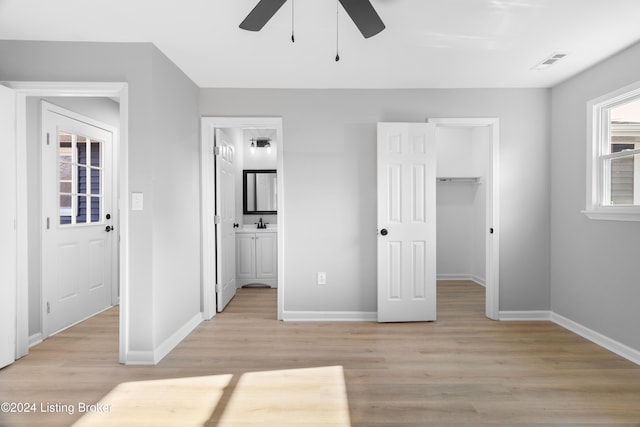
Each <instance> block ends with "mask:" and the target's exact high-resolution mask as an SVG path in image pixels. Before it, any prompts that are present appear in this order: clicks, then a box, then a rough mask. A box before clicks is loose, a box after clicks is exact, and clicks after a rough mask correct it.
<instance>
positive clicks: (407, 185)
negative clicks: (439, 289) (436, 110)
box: [378, 123, 436, 322]
mask: <svg viewBox="0 0 640 427" xmlns="http://www.w3.org/2000/svg"><path fill="white" fill-rule="evenodd" d="M435 168H436V145H435V125H433V124H428V123H378V321H379V322H410V321H430V320H435V319H436V262H435V261H436V170H435Z"/></svg>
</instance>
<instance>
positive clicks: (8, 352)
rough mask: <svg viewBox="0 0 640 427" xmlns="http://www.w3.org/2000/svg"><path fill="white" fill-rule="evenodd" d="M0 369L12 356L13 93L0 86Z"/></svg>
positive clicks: (13, 290)
mask: <svg viewBox="0 0 640 427" xmlns="http://www.w3.org/2000/svg"><path fill="white" fill-rule="evenodd" d="M0 152H2V156H1V157H0V201H1V202H0V203H2V208H1V209H0V236H1V237H0V368H2V367H3V366H6V365H8V364H10V363H12V362H13V361H14V360H15V355H16V290H17V289H16V243H17V242H16V226H15V221H16V184H17V182H16V94H15V92H14V91H13V90H11V89H8V88H6V87H4V86H0Z"/></svg>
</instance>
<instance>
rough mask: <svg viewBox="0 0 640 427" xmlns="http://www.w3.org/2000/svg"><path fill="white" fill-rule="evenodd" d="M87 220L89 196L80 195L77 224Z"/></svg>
mask: <svg viewBox="0 0 640 427" xmlns="http://www.w3.org/2000/svg"><path fill="white" fill-rule="evenodd" d="M86 222H87V197H86V196H78V215H77V216H76V224H84V223H86Z"/></svg>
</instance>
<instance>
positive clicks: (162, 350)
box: [125, 313, 203, 365]
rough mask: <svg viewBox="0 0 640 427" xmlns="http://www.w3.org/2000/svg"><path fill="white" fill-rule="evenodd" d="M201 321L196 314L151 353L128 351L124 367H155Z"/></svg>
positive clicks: (200, 316) (200, 317) (201, 318)
mask: <svg viewBox="0 0 640 427" xmlns="http://www.w3.org/2000/svg"><path fill="white" fill-rule="evenodd" d="M202 321H203V315H202V313H198V314H196V315H195V316H193V317H192V318H191V320H189V321H188V322H187V323H185V324H184V325H183V326H182V327H181V328H180V329H178V330H177V331H176V332H174V333H173V334H172V335H171V336H170V337H169V338H167V339H166V340H164V341H163V342H162V344H160V345H159V346H158V347H157V348H156V349H155V350H153V351H128V352H127V355H126V362H125V364H126V365H157V364H158V362H160V361H161V360H162V359H163V358H164V357H165V356H166V355H167V354H169V352H170V351H171V350H173V349H174V348H175V347H176V346H177V345H178V344H180V341H182V340H183V339H185V338H186V337H187V336H188V335H189V334H190V333H191V332H193V330H194V329H195V328H196V327H197V326H198V325H199V324H200V323H202Z"/></svg>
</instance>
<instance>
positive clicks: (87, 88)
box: [3, 82, 128, 363]
mask: <svg viewBox="0 0 640 427" xmlns="http://www.w3.org/2000/svg"><path fill="white" fill-rule="evenodd" d="M3 85H5V86H7V87H9V88H11V89H12V90H13V91H14V92H15V94H16V114H17V120H16V123H17V125H16V141H17V142H16V150H17V153H16V162H15V164H16V177H17V179H16V181H15V187H16V193H17V195H18V196H17V199H16V203H15V205H14V206H12V207H11V208H15V212H16V217H17V221H16V235H17V240H18V244H17V250H16V258H17V259H16V266H17V268H16V270H17V273H16V276H17V278H16V283H17V286H16V290H17V297H16V351H15V356H16V358H19V357H22V356H24V355H26V354H28V352H29V346H30V344H33V343H36V342H38V340H39V339H42V334H41V333H40V335H38V334H37V333H36V334H31V333H30V332H33V331H30V330H29V324H30V323H32V324H33V322H30V316H31V315H32V314H34V313H35V312H38V313H39V312H40V311H39V310H37V311H35V310H34V309H33V307H32V304H30V301H29V282H30V280H32V279H34V280H36V281H38V282H39V280H40V277H35V278H34V277H32V276H33V275H34V273H33V272H32V271H31V265H30V253H29V248H28V246H29V245H28V241H29V235H30V234H32V233H34V232H36V233H37V234H39V230H40V224H38V225H37V226H36V228H35V229H34V228H33V227H31V226H30V224H29V216H30V209H31V208H33V202H30V201H29V200H30V199H31V200H32V199H33V198H34V197H35V198H36V199H39V196H38V195H37V194H33V192H31V193H30V192H29V185H28V172H27V171H28V170H29V167H28V166H29V159H28V155H27V154H28V143H27V141H28V134H29V132H30V131H29V127H28V120H27V117H28V114H27V103H28V101H29V100H33V99H35V98H44V97H54V98H55V97H61V98H60V99H62V98H64V99H68V98H73V97H76V98H83V99H84V98H90V97H95V98H103V99H112V100H117V101H119V120H120V123H119V126H120V132H119V134H118V136H119V138H118V139H117V143H116V144H115V145H114V147H113V148H114V155H113V158H114V171H118V172H117V173H114V177H116V178H115V180H114V200H118V206H119V209H118V211H117V212H114V216H115V218H114V219H116V223H117V225H116V224H114V225H115V226H116V227H117V228H118V229H119V231H118V233H117V234H118V241H119V243H120V244H118V245H117V246H118V249H117V251H116V257H115V258H116V260H117V263H118V265H119V269H118V272H117V274H116V277H117V279H116V280H115V282H116V283H117V284H116V285H115V286H116V287H118V289H119V290H120V295H119V298H120V305H121V309H120V327H119V329H120V333H119V335H120V349H119V360H120V362H121V363H124V362H125V361H126V360H125V356H126V349H127V344H128V341H127V337H126V328H125V326H126V325H127V323H128V322H127V320H128V319H127V315H128V310H127V305H128V304H127V303H128V300H127V298H126V297H127V294H128V280H127V278H128V218H127V216H126V215H123V216H122V218H120V217H119V215H117V213H119V212H120V211H122V212H127V211H128V200H127V198H126V197H125V198H123V199H122V200H120V199H119V197H118V195H119V194H127V189H128V173H127V168H126V167H122V168H121V169H120V168H118V166H119V165H126V164H127V157H128V150H127V146H128V144H127V141H128V86H127V84H126V83H76V82H4V83H3ZM39 164H40V163H38V165H39ZM39 212H40V206H38V207H37V212H36V214H38V215H39ZM37 274H38V275H39V274H40V273H37Z"/></svg>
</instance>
